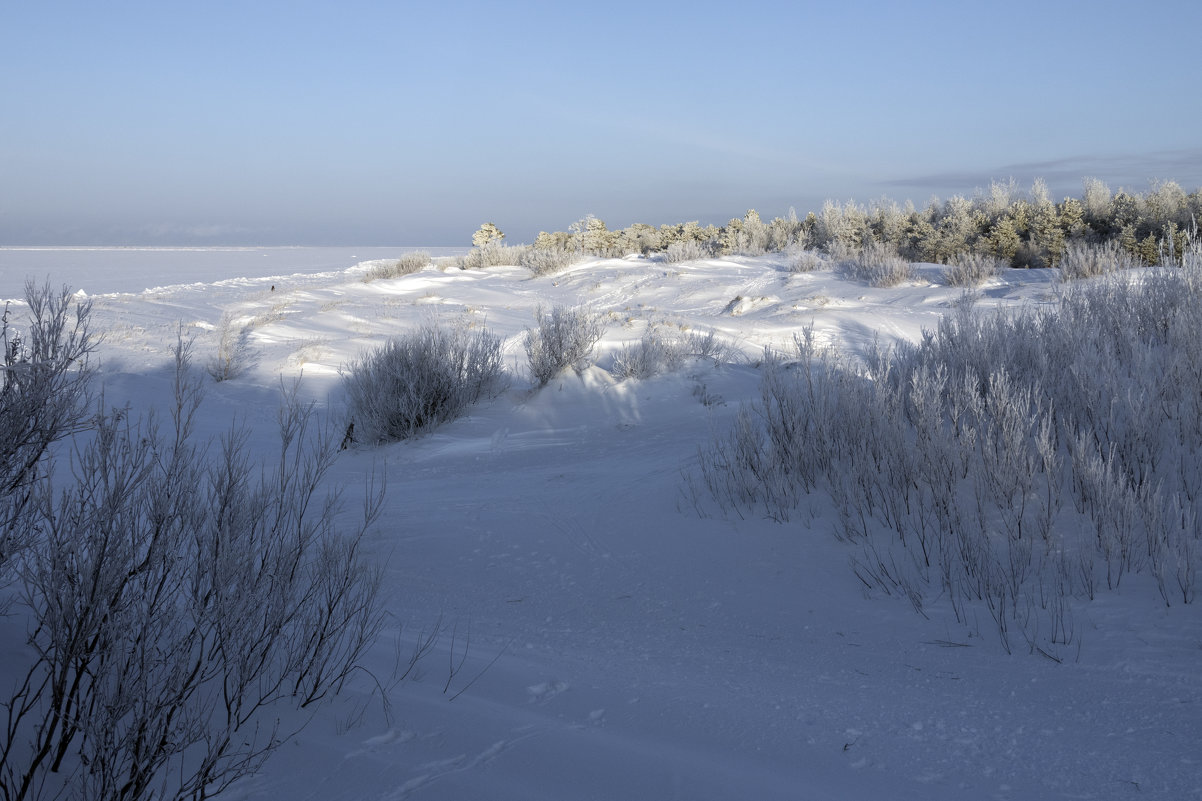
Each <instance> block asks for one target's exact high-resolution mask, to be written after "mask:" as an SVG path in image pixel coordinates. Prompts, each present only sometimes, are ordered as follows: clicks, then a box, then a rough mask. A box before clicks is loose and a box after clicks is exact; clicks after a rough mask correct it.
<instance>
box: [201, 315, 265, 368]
mask: <svg viewBox="0 0 1202 801" xmlns="http://www.w3.org/2000/svg"><path fill="white" fill-rule="evenodd" d="M253 330H254V328H253V326H252V325H250V324H246V325H236V324H235V323H234V317H233V315H231V314H229V313H228V312H227V313H226V314H223V315H221V322H220V323H219V324H218V326H217V351H216V352H215V353H214V354H213V355H212V356H210V357H209V361H208V363H207V364H206V365H205V369H206V370H207V371H208V373H209V375H210V376H211V377H212V379H213V380H214V381H229V380H231V379H234V378H237V377H238V376H240V375H242V374H243V373H245V372H246V371H247V370H248V369H249V368H250V367H251V366H252V365H253V364H254V361H255V360H254V358H253V356H252V353H251V349H250V335H251V332H252V331H253Z"/></svg>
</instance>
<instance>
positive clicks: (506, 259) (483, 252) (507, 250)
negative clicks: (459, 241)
mask: <svg viewBox="0 0 1202 801" xmlns="http://www.w3.org/2000/svg"><path fill="white" fill-rule="evenodd" d="M529 249H530V248H529V246H527V245H514V246H513V247H506V246H504V245H502V244H500V243H499V242H496V241H494V242H490V243H488V244H486V245H484V246H482V247H477V248H472V249H471V250H470V251H468V253H467V255H466V256H463V257H462V259H461V260H460V263H459V269H461V270H482V269H484V268H485V267H500V266H513V265H517V264H521V263H522V259H523V257H524V256H525V255H526V252H527V251H528V250H529Z"/></svg>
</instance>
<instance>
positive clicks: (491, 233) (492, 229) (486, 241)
mask: <svg viewBox="0 0 1202 801" xmlns="http://www.w3.org/2000/svg"><path fill="white" fill-rule="evenodd" d="M504 238H505V232H504V231H502V230H501V229H500V228H498V227H497V226H496V223H490V222H486V223H484V225H481V226H480V230H479V231H476V233H474V234H472V244H473V245H475V246H476V247H478V248H483V247H488V246H489V245H492V244H498V245H499V244H500V243H501V240H502V239H504Z"/></svg>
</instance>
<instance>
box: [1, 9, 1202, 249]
mask: <svg viewBox="0 0 1202 801" xmlns="http://www.w3.org/2000/svg"><path fill="white" fill-rule="evenodd" d="M1200 28H1202V4H1198V3H1197V2H1195V1H1194V0H1181V1H1174V0H1145V2H1140V3H1138V4H1137V3H1134V2H1109V1H1108V0H1097V1H1095V2H1090V3H1084V2H1061V1H1058V0H1044V1H1043V2H1027V0H1017V1H1016V2H1006V3H998V2H973V1H972V0H960V2H922V1H921V0H914V2H906V3H897V2H866V1H865V2H856V1H855V0H848V2H841V3H834V2H830V0H824V2H821V3H812V2H761V3H742V4H733V3H729V2H725V3H710V2H690V3H684V2H653V1H648V2H625V0H617V1H616V2H609V3H604V4H595V3H560V2H509V3H485V2H456V1H455V0H446V2H432V1H429V2H420V3H410V2H368V1H366V0H364V1H359V2H356V0H341V1H340V2H337V3H334V2H307V1H306V0H290V1H289V2H273V1H270V0H262V1H260V2H254V1H253V0H242V2H223V1H222V0H215V1H214V2H204V3H196V2H187V3H185V2H173V1H171V0H156V1H155V2H122V1H121V0H114V2H106V3H96V2H59V1H58V0H39V2H37V3H29V2H24V1H23V0H0V245H7V246H16V245H55V244H57V245H168V244H171V245H204V244H212V245H230V244H246V245H430V246H434V245H461V244H462V245H467V244H470V241H471V234H472V232H473V231H475V230H476V229H477V228H478V227H479V225H480V224H481V223H483V222H485V221H492V222H495V223H496V224H497V225H498V226H500V228H501V229H502V230H503V231H505V232H506V234H507V241H510V242H514V243H516V242H530V241H532V240H533V239H534V237H535V236H536V235H537V233H538V232H539V231H540V230H566V229H567V228H568V226H569V225H570V224H571V223H572V222H573V221H575V220H578V219H580V218H582V217H584V216H585V215H588V214H593V215H596V216H597V217H600V218H601V219H602V220H604V221H606V223H607V224H608V225H609V227H610V228H621V227H624V226H626V225H630V224H631V223H634V222H646V223H651V224H653V225H659V224H663V223H675V222H683V221H687V220H699V221H701V222H702V223H715V224H721V223H723V222H725V221H726V220H728V219H730V218H731V217H735V216H742V214H743V213H744V212H745V211H746V210H747V209H749V208H755V209H757V210H758V211H759V212H760V213H761V215H763V216H764V217H766V218H767V217H772V216H777V215H781V214H785V213H787V212H788V210H789V209H790V208H793V209H795V210H796V211H797V213H798V214H801V215H804V214H805V213H806V212H807V211H811V210H815V211H816V210H818V209H819V208H820V207H821V205H822V203H823V201H824V200H825V199H831V200H836V201H840V202H843V201H847V200H855V201H857V202H861V203H867V202H871V201H874V200H877V199H879V198H881V197H883V196H887V197H889V198H891V199H894V200H897V201H898V202H904V201H905V200H912V201H914V202H915V204H916V205H919V206H921V205H925V203H927V202H928V201H929V199H930V198H931V197H932V196H937V197H941V198H946V197H948V196H950V195H953V194H963V195H968V196H970V195H971V194H972V193H973V192H974V190H978V189H985V188H987V187H988V185H989V183H990V181H992V180H1001V181H1005V180H1008V179H1010V178H1013V179H1015V181H1016V182H1017V183H1018V184H1019V186H1020V187H1024V188H1025V187H1029V186H1030V184H1031V182H1032V181H1033V180H1034V179H1035V178H1036V177H1042V178H1044V179H1045V180H1046V181H1047V183H1048V185H1049V187H1050V189H1051V191H1052V194H1053V195H1054V196H1055V197H1056V198H1057V199H1060V198H1062V197H1067V196H1070V195H1077V196H1079V195H1080V193H1081V181H1082V179H1083V178H1084V177H1098V178H1101V179H1102V180H1104V181H1106V182H1107V184H1108V185H1110V186H1111V188H1112V189H1118V188H1120V187H1125V188H1128V189H1133V190H1138V191H1143V190H1146V189H1147V188H1148V187H1149V186H1150V182H1152V181H1156V180H1175V181H1177V182H1178V183H1180V184H1181V185H1182V187H1183V188H1185V190H1186V191H1187V192H1188V191H1193V190H1195V189H1197V188H1199V186H1202V103H1199V102H1198V99H1197V86H1198V82H1199V79H1200V78H1202V52H1200V51H1199V50H1198V48H1197V43H1196V36H1197V31H1198V30H1199V29H1200Z"/></svg>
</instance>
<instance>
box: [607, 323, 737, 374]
mask: <svg viewBox="0 0 1202 801" xmlns="http://www.w3.org/2000/svg"><path fill="white" fill-rule="evenodd" d="M727 358H728V349H727V347H726V345H725V344H724V343H723V342H722V341H721V340H720V339H718V337H717V335H716V334H715V333H714V332H713V331H707V332H706V333H704V334H701V333H690V334H687V335H686V334H682V333H681V334H672V333H666V332H665V331H664V330H663V328H661V327H656V328H651V329H649V330H648V331H647V333H645V334H643V336H642V337H641V338H640V339H639V341H638V342H637V343H635V344H633V345H627V346H625V347H623V348H622V349H621V350H620V351H618V353H617V354H616V355H615V356H614V364H613V370H612V372H613V374H614V375H615V376H617V377H618V378H650V377H651V376H654V375H658V374H660V373H666V372H672V371H674V370H679V369H680V367H681V366H682V365H683V364H684V363H685V362H686V361H688V360H690V359H709V360H711V361H714V362H721V361H724V360H726V359H727Z"/></svg>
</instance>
